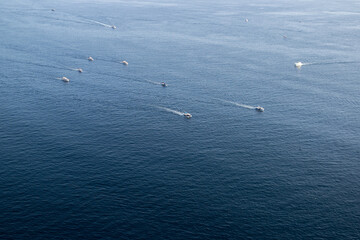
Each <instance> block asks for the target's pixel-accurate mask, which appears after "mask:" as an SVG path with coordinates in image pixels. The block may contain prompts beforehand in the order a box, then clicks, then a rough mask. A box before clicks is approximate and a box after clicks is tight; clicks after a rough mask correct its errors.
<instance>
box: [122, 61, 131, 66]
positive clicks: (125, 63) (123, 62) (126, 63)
mask: <svg viewBox="0 0 360 240" xmlns="http://www.w3.org/2000/svg"><path fill="white" fill-rule="evenodd" d="M121 63H122V64H124V65H129V63H128V62H127V61H122V62H121Z"/></svg>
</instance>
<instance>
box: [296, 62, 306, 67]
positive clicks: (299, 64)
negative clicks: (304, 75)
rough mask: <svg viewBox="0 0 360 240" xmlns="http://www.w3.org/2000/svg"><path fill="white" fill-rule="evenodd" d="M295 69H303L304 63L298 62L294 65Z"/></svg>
mask: <svg viewBox="0 0 360 240" xmlns="http://www.w3.org/2000/svg"><path fill="white" fill-rule="evenodd" d="M294 65H295V67H297V68H301V66H302V65H304V64H303V63H302V62H296V63H294Z"/></svg>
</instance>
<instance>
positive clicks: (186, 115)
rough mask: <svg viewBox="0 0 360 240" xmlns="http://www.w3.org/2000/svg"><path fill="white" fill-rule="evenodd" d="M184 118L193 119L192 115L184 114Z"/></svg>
mask: <svg viewBox="0 0 360 240" xmlns="http://www.w3.org/2000/svg"><path fill="white" fill-rule="evenodd" d="M184 117H186V118H191V117H192V115H191V114H190V113H187V112H186V113H184Z"/></svg>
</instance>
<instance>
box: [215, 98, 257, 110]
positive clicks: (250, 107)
mask: <svg viewBox="0 0 360 240" xmlns="http://www.w3.org/2000/svg"><path fill="white" fill-rule="evenodd" d="M215 99H216V100H219V101H221V102H225V103H230V104H232V105H235V106H238V107H243V108H247V109H256V107H254V106H250V105H246V104H242V103H237V102H232V101H227V100H224V99H220V98H215Z"/></svg>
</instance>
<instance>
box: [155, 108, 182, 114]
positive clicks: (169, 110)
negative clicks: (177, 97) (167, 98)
mask: <svg viewBox="0 0 360 240" xmlns="http://www.w3.org/2000/svg"><path fill="white" fill-rule="evenodd" d="M157 108H159V109H162V110H165V111H167V112H171V113H174V114H176V115H179V116H184V113H183V112H179V111H176V110H174V109H170V108H166V107H158V106H157Z"/></svg>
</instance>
